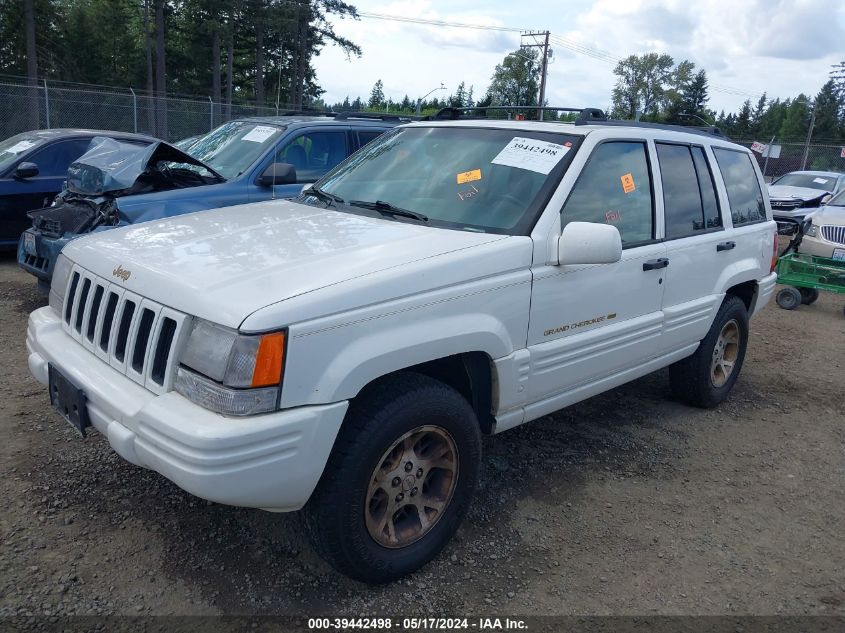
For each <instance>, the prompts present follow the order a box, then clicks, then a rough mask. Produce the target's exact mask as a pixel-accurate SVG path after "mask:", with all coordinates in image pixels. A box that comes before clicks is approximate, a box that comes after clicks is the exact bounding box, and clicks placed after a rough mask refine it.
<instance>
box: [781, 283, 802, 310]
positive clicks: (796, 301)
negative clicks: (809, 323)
mask: <svg viewBox="0 0 845 633" xmlns="http://www.w3.org/2000/svg"><path fill="white" fill-rule="evenodd" d="M775 301H776V302H777V304H778V306H780V307H781V308H783V309H784V310H794V309H795V308H797V307H798V306H800V305H801V301H802V297H801V292H800V291H799V290H798V288H793V287H792V286H788V287H786V288H781V289H780V290H779V291H778V293H777V296H776V297H775Z"/></svg>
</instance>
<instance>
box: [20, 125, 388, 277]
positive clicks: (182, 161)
mask: <svg viewBox="0 0 845 633" xmlns="http://www.w3.org/2000/svg"><path fill="white" fill-rule="evenodd" d="M402 122H403V119H400V118H399V117H396V116H378V115H370V114H358V113H350V114H338V115H336V116H325V115H322V116H306V115H302V116H300V115H291V116H279V117H269V118H250V119H241V120H234V121H230V122H228V123H225V124H224V125H222V126H220V127H218V128H217V129H215V130H213V131H211V132H209V133H208V134H207V135H205V136H203V137H201V138H199V139H198V140H196V141H195V142H194V143H192V144H190V146H188V147H185V148H183V150H184V151H183V150H180V149H177V148H176V147H173V146H172V145H168V144H166V143H156V144H153V145H150V146H148V147H146V148H142V149H138V148H137V147H130V146H126V147H121V144H120V143H119V142H115V141H109V140H105V139H104V140H103V141H102V142H100V143H99V144H98V143H97V142H92V147H91V149H90V150H89V151H88V153H86V154H85V155H83V156H82V157H81V158H80V159H78V160H77V161H76V162H74V163H73V164H72V165H71V166H70V169H69V170H68V181H67V187H66V188H65V190H64V191H62V193H60V194H59V196H58V197H57V198H56V201H55V202H54V204H53V205H52V206H51V207H47V208H45V209H41V210H38V211H32V212H30V213H29V217H30V218H31V219H32V227H31V228H29V229H27V230H26V231H24V233H23V234H22V235H21V238H20V242H19V244H18V263H19V264H20V265H21V267H22V268H23V269H24V270H26V271H27V272H30V273H32V274H33V275H35V276H36V277H37V278H38V280H39V282H40V284H39V285H41V286H42V287H44V288H45V289H46V288H48V287H49V283H50V279H51V278H52V275H53V264H54V262H55V260H56V257H57V256H58V254H59V252H60V251H61V249H62V247H63V246H64V245H65V244H67V243H68V242H69V241H70V240H72V239H74V238H75V237H78V236H79V235H83V234H85V233H89V232H91V231H101V230H105V229H109V228H113V227H115V226H124V225H127V224H137V223H139V222H148V221H150V220H156V219H159V218H165V217H170V216H174V215H181V214H183V213H192V212H194V211H203V210H206V209H214V208H218V207H226V206H231V205H235V204H243V203H247V202H257V201H261V200H269V199H271V198H292V197H294V196H296V195H298V194H299V192H300V191H301V190H302V187H303V186H304V185H305V184H308V183H313V182H316V181H317V180H319V179H320V178H321V177H322V176H323V175H324V174H325V173H326V172H328V171H329V170H330V169H331V168H332V167H334V166H335V165H337V164H338V163H340V162H341V161H343V160H344V159H346V157H347V156H349V155H350V154H352V153H354V152H355V151H357V150H358V149H359V148H361V147H363V146H364V145H366V144H367V143H369V142H370V141H372V140H373V139H375V138H376V137H378V136H379V135H381V134H382V133H384V132H385V131H387V130H388V129H390V128H392V127H395V126H396V125H399V124H400V123H402Z"/></svg>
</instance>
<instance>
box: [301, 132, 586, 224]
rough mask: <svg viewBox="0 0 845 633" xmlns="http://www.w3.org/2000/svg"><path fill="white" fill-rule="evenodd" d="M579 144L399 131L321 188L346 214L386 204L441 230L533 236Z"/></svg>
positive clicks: (515, 135)
mask: <svg viewBox="0 0 845 633" xmlns="http://www.w3.org/2000/svg"><path fill="white" fill-rule="evenodd" d="M577 142H578V137H577V136H574V135H570V134H561V133H557V132H554V133H552V132H539V131H528V130H505V129H495V128H471V127H455V126H450V127H446V126H437V125H434V126H430V127H429V126H423V125H412V126H408V127H399V128H395V129H394V130H393V131H392V132H389V133H386V134H384V135H383V136H381V137H379V138H378V139H376V140H375V141H373V142H372V143H370V144H369V145H367V146H366V147H364V148H362V149H361V150H360V151H359V152H357V153H356V154H355V155H353V156H352V158H350V159H349V160H348V161H347V162H345V163H343V164H342V165H341V166H340V167H338V169H336V170H334V171H332V172H330V173H329V174H328V175H327V176H326V177H325V178H324V179H323V180H322V181H321V182H319V183H317V184H318V187H319V189H321V190H322V191H324V192H327V193H330V194H332V195H333V196H335V197H338V198H341V199H342V201H343V202H340V203H338V205H337V208H338V209H339V210H343V211H350V212H361V211H360V209H361V205H360V204H358V205H356V204H355V202H359V203H360V202H365V203H368V206H370V207H372V206H373V205H374V204H375V203H386V204H388V205H393V206H395V207H400V208H402V209H404V210H406V211H412V212H413V213H414V214H422V215H424V216H426V217H427V218H428V221H427V222H428V224H430V225H433V226H443V227H448V228H456V229H462V230H472V231H485V232H494V233H506V234H522V235H525V234H527V233H528V232H530V229H531V227H532V226H533V224H534V220H535V219H536V213H535V212H536V211H537V210H538V209H539V207H540V206H541V203H542V201H543V200H545V198H546V196H548V195H550V194H551V191H552V190H553V189H554V187H555V185H556V184H557V182H558V181H559V179H560V174H561V173H563V171H564V170H565V169H566V166H567V165H568V164H569V162H570V160H571V158H572V155H574V154H575V151H576V147H577ZM306 200H307V197H306ZM378 206H380V207H381V208H382V209H383V208H384V205H378ZM376 214H378V213H377V212H376ZM393 217H394V219H395V214H394V216H393Z"/></svg>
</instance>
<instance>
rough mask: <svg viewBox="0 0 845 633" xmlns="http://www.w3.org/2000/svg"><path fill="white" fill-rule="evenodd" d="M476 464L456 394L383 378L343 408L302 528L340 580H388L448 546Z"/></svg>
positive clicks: (469, 413)
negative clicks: (341, 420) (344, 415)
mask: <svg viewBox="0 0 845 633" xmlns="http://www.w3.org/2000/svg"><path fill="white" fill-rule="evenodd" d="M480 463H481V437H480V431H479V424H478V420H477V419H476V416H475V413H474V411H473V410H472V407H471V406H470V405H469V403H468V402H467V401H466V400H465V399H464V398H463V397H462V396H461V395H460V394H459V393H458V392H457V391H455V390H454V389H452V388H451V387H449V386H448V385H445V384H443V383H441V382H439V381H437V380H434V379H433V378H430V377H428V376H423V375H421V374H414V373H400V374H396V375H394V376H390V377H388V378H386V379H384V380H382V381H380V382H379V383H377V384H375V385H373V386H371V387H368V388H366V389H364V390H363V391H362V392H361V394H360V395H359V396H358V397H357V398H356V399H355V400H354V401H353V402H352V404H351V405H350V410H349V413H348V414H347V418H346V420H345V422H344V424H343V427H342V429H341V432H340V434H339V435H338V438H337V440H336V441H335V448H334V450H333V451H332V454H331V457H330V458H329V461H328V463H327V464H326V469H325V471H324V473H323V476H322V478H321V480H320V483H319V484H318V486H317V489H316V490H315V492H314V494H313V495H312V496H311V499H310V500H309V501H308V504H307V505H306V506H305V508H304V513H303V514H304V519H305V528H306V531H307V532H308V535H309V537H310V539H311V541H312V543H313V544H314V547H315V549H316V550H317V551H318V553H319V554H320V555H321V556H322V557H323V558H324V559H325V560H326V561H327V562H328V563H329V564H330V565H332V566H333V567H334V568H335V569H337V570H338V571H340V572H341V573H344V574H346V575H347V576H350V577H352V578H355V579H357V580H362V581H364V582H369V583H382V582H388V581H391V580H395V579H397V578H400V577H402V576H404V575H406V574H409V573H411V572H412V571H414V570H416V569H418V568H420V567H422V566H423V565H424V564H426V563H427V562H428V561H430V560H431V559H432V558H434V557H435V556H436V555H437V554H438V553H439V552H440V550H442V549H443V547H444V546H445V545H446V543H448V542H449V539H451V537H452V535H453V534H454V533H455V531H456V530H457V529H458V525H459V524H460V522H461V520H462V519H463V517H464V515H465V514H466V512H467V510H468V508H469V504H470V501H471V499H472V496H473V493H474V492H475V488H476V485H477V483H478V473H479V467H480Z"/></svg>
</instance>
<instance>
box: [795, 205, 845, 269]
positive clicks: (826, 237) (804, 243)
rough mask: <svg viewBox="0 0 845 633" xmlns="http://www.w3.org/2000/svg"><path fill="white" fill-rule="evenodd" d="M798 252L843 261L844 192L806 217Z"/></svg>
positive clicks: (844, 231) (844, 232)
mask: <svg viewBox="0 0 845 633" xmlns="http://www.w3.org/2000/svg"><path fill="white" fill-rule="evenodd" d="M807 220H808V221H807V222H806V223H805V226H806V228H805V229H804V237H803V239H802V240H801V245H800V247H799V248H798V252H800V253H806V254H808V255H815V256H816V257H827V258H829V259H835V260H838V261H845V191H843V192H841V193H839V194H837V195H836V196H834V197H833V199H831V200H830V201H829V202H828V203H827V204H825V205H822V207H821V208H820V209H819V210H818V211H815V212H814V213H811V214H810V215H808V216H807Z"/></svg>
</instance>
